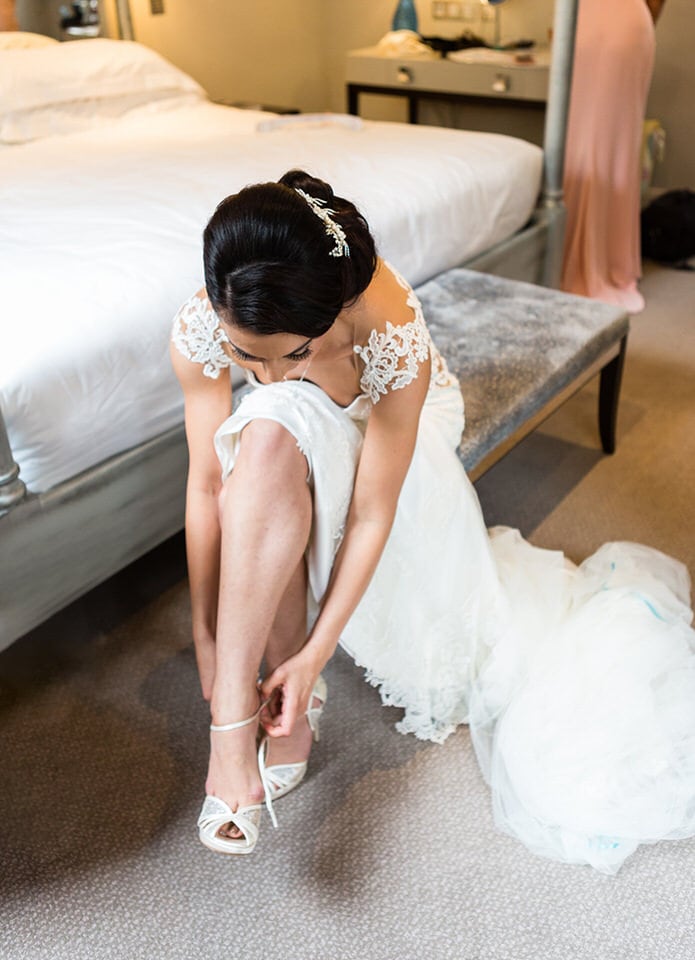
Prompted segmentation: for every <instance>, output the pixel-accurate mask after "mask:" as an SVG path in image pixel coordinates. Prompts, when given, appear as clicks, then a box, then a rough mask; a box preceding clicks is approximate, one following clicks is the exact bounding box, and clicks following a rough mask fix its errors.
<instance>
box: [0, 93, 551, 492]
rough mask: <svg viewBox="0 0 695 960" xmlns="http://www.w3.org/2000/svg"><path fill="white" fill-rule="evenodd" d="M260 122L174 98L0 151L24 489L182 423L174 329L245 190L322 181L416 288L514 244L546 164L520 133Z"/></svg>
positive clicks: (2, 366)
mask: <svg viewBox="0 0 695 960" xmlns="http://www.w3.org/2000/svg"><path fill="white" fill-rule="evenodd" d="M268 119H269V117H268V114H260V113H256V112H253V111H244V110H235V109H233V108H229V107H223V106H219V105H214V104H212V103H210V102H208V101H202V100H201V101H195V100H194V102H191V99H190V98H187V99H186V98H184V100H182V101H180V102H178V103H176V104H175V103H174V102H169V103H166V102H165V103H158V104H152V105H150V106H149V107H146V108H141V109H135V110H131V111H130V112H129V113H128V114H126V116H124V117H121V118H120V119H115V120H113V121H112V122H110V123H109V124H108V125H101V126H99V127H97V128H95V129H92V130H90V131H87V132H83V133H76V134H69V135H66V136H55V137H48V138H46V139H40V140H35V141H34V142H30V143H26V144H23V145H18V146H4V147H2V149H0V273H1V279H2V284H1V289H2V316H1V319H0V335H1V336H0V403H1V404H2V411H3V414H4V417H5V422H6V425H7V428H8V434H9V439H10V443H11V446H12V450H13V453H14V456H15V459H16V460H17V461H18V463H19V465H20V468H21V477H22V479H23V480H24V481H25V483H26V484H27V486H28V487H29V489H31V490H33V491H35V492H40V491H45V490H47V489H49V488H50V487H52V486H54V485H55V484H57V483H59V482H60V481H62V480H64V479H66V478H68V477H70V476H74V475H75V474H77V473H79V472H81V471H83V470H85V469H87V468H88V467H90V466H93V465H94V464H96V463H98V462H100V461H101V460H104V459H105V458H107V457H109V456H111V455H113V454H115V453H118V452H120V451H123V450H126V449H128V448H130V447H132V446H135V445H136V444H138V443H140V442H142V441H145V440H147V439H149V438H151V437H153V436H154V435H156V434H158V433H160V432H161V431H163V430H166V429H167V428H169V427H172V426H174V425H176V424H178V423H179V422H180V421H181V419H182V400H181V394H180V390H179V387H178V384H177V383H176V381H175V378H174V376H173V373H172V371H171V367H170V362H169V356H168V341H169V331H170V326H171V321H172V318H173V316H174V314H175V312H176V310H177V308H178V306H179V305H180V304H181V302H182V301H183V300H184V299H186V298H187V297H188V296H189V295H190V294H191V293H192V292H193V291H195V290H197V289H198V288H199V287H200V286H202V283H203V277H202V257H201V234H202V230H203V227H204V225H205V223H206V222H207V219H208V218H209V216H210V214H211V213H212V211H213V209H214V208H215V206H216V204H217V203H218V202H219V201H220V200H221V199H222V198H223V197H224V196H226V195H228V194H230V193H234V192H235V191H236V190H237V189H239V188H240V187H241V186H243V185H245V184H248V183H254V182H259V181H263V180H276V179H277V178H278V177H279V176H281V175H282V174H283V173H284V172H285V171H286V170H288V169H289V168H291V167H304V168H305V169H307V170H309V171H310V172H311V173H313V174H315V175H317V176H320V177H322V178H324V179H326V180H328V181H329V182H330V183H331V184H332V185H333V187H334V189H335V190H336V192H337V193H339V194H342V195H344V196H347V197H350V198H351V199H353V200H354V201H355V202H356V203H357V205H358V206H359V207H360V209H361V210H362V211H363V213H364V214H365V215H366V217H367V220H368V221H369V223H370V225H371V227H372V229H373V232H374V234H375V236H376V239H377V243H378V247H379V250H380V253H381V254H382V255H383V256H384V257H386V258H387V259H388V260H389V261H390V262H391V263H393V264H394V266H395V267H396V268H397V269H398V270H399V271H400V272H402V273H403V274H404V275H405V277H406V278H407V279H408V280H409V281H410V282H411V283H412V284H419V283H421V282H423V281H424V280H427V279H428V278H430V277H432V276H434V275H435V274H437V273H439V272H441V271H442V270H446V269H448V268H450V267H452V266H454V265H457V264H460V263H461V262H462V261H463V260H465V259H466V258H468V257H470V256H472V255H474V254H475V253H477V252H480V251H482V250H485V249H487V248H488V247H490V246H492V245H493V244H495V243H496V242H498V241H500V240H502V239H504V238H505V237H507V236H510V235H511V234H512V233H514V232H515V231H516V230H518V229H519V228H520V227H521V226H523V224H524V223H525V222H526V220H527V219H528V217H529V216H530V214H531V212H532V210H533V207H534V205H535V201H536V198H537V195H538V190H539V184H540V177H541V164H542V154H541V151H540V150H539V148H537V147H535V146H533V145H531V144H529V143H526V142H524V141H521V140H517V139H512V138H510V137H504V136H501V135H497V134H483V133H468V132H464V131H458V130H449V129H443V128H435V127H424V126H408V125H405V124H396V123H369V122H365V123H361V122H360V123H355V122H354V121H350V122H348V121H347V118H346V119H345V120H340V119H335V120H331V118H330V117H329V118H323V120H322V121H321V122H318V121H316V122H312V121H311V119H310V118H302V117H301V116H300V117H298V118H297V119H296V120H293V121H289V122H286V123H280V124H279V125H274V124H272V123H270V124H269V123H268ZM259 124H261V126H265V127H270V129H265V130H264V131H263V132H259V130H258V129H257V127H258V125H259Z"/></svg>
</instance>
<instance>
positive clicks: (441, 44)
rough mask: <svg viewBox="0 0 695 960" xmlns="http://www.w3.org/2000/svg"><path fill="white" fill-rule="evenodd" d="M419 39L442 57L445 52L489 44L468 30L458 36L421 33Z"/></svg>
mask: <svg viewBox="0 0 695 960" xmlns="http://www.w3.org/2000/svg"><path fill="white" fill-rule="evenodd" d="M420 40H421V41H422V42H423V43H425V44H427V46H428V47H431V48H432V50H435V51H436V52H437V53H439V54H441V55H442V56H443V57H445V56H446V55H447V53H452V52H453V51H455V50H467V49H468V48H469V47H487V46H489V44H488V43H486V42H485V41H484V40H483V38H482V37H477V36H476V35H475V34H474V33H471V32H470V31H469V30H466V31H464V32H463V33H462V34H461V36H460V37H423V36H422V34H421V35H420Z"/></svg>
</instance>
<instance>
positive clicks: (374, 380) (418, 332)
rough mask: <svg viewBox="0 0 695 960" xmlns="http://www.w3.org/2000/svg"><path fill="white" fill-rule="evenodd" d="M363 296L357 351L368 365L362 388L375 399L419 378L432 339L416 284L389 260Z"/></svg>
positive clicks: (381, 265)
mask: <svg viewBox="0 0 695 960" xmlns="http://www.w3.org/2000/svg"><path fill="white" fill-rule="evenodd" d="M361 299H362V303H361V304H360V309H359V310H358V312H357V313H356V316H355V324H354V343H355V346H354V347H353V349H354V351H355V353H356V354H357V356H358V357H359V359H360V360H361V361H362V364H363V371H362V376H361V378H360V385H361V388H362V390H363V392H364V393H366V394H368V395H369V396H370V397H371V399H372V401H373V402H374V403H376V402H377V401H378V400H379V399H380V397H381V396H384V395H385V394H387V393H390V392H391V391H393V390H397V389H399V388H401V387H405V386H407V385H408V384H409V383H411V382H412V381H413V380H415V379H416V378H417V377H418V376H419V373H420V369H421V367H422V365H423V364H427V363H428V361H429V358H430V354H431V347H432V342H431V340H430V336H429V331H428V329H427V326H426V324H425V321H424V319H423V316H422V308H421V307H420V303H419V301H418V299H417V296H416V295H415V293H414V291H413V289H412V287H411V286H410V284H408V283H407V281H406V280H404V278H403V277H401V275H400V274H399V273H398V272H397V271H396V270H394V268H393V267H391V266H390V265H389V264H387V263H386V262H385V261H383V260H380V261H379V264H378V267H377V271H376V272H375V274H374V277H373V279H372V282H371V283H370V285H369V287H368V288H367V290H366V291H365V293H364V294H363V297H362V298H361Z"/></svg>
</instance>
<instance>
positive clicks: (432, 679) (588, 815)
mask: <svg viewBox="0 0 695 960" xmlns="http://www.w3.org/2000/svg"><path fill="white" fill-rule="evenodd" d="M394 272H395V271H394ZM399 279H400V278H399ZM403 286H404V287H405V288H406V289H407V290H408V303H409V304H410V305H411V307H412V308H413V311H414V319H413V321H412V322H411V323H408V324H406V325H405V326H404V327H398V328H393V327H391V326H390V325H389V324H387V327H386V329H385V330H384V331H381V332H377V331H374V333H373V334H372V336H371V338H370V340H369V343H368V344H367V345H366V346H365V347H357V348H356V352H357V353H358V354H359V355H360V357H361V359H362V361H363V363H364V372H363V376H362V380H361V386H362V390H363V393H362V395H360V396H359V397H358V398H357V399H356V400H354V401H353V402H352V403H351V404H350V405H349V406H348V407H345V408H344V407H340V406H339V405H338V404H336V403H334V402H333V401H332V400H331V399H330V398H329V397H328V396H327V395H326V394H325V393H324V392H323V390H321V389H320V388H319V387H318V386H316V385H315V384H313V383H310V382H307V381H304V382H300V381H287V382H283V383H273V384H269V385H259V384H258V382H257V381H255V385H256V389H253V390H252V391H250V393H249V394H248V395H247V396H246V397H245V398H244V399H243V400H242V402H241V404H240V406H239V408H238V409H237V411H236V412H235V413H234V414H233V415H232V416H231V417H230V418H229V419H228V420H226V421H225V423H224V424H222V426H221V427H220V429H219V430H218V432H217V435H216V438H215V444H216V449H217V452H218V455H219V457H220V461H221V464H222V471H223V475H226V474H227V473H228V472H229V471H230V470H231V469H232V467H233V464H234V459H235V455H236V451H237V447H238V441H239V435H240V432H241V430H242V429H243V427H244V426H245V425H246V424H247V423H248V422H249V421H250V420H252V419H253V418H256V417H263V418H266V419H272V420H276V421H278V422H279V423H281V424H283V425H284V426H285V427H286V429H287V430H288V431H290V432H291V433H292V434H293V435H294V436H295V437H296V439H297V444H298V446H299V447H300V449H301V450H302V452H303V453H304V455H305V456H306V459H307V462H308V464H309V471H310V480H309V482H310V484H311V486H312V491H313V497H314V526H313V530H312V537H311V543H310V547H309V550H308V556H307V563H308V570H309V586H310V589H309V593H310V598H309V599H310V606H311V607H312V608H313V611H314V614H315V611H316V608H317V604H318V603H319V602H320V600H321V597H322V596H323V593H324V591H325V589H326V586H327V583H328V579H329V576H330V572H331V565H332V562H333V558H334V556H335V552H336V550H337V547H338V545H339V543H340V540H341V536H342V533H343V529H344V523H345V518H346V514H347V509H348V506H349V503H350V497H351V493H352V483H353V477H354V474H355V468H356V464H357V462H358V460H359V456H360V450H361V445H362V439H363V435H364V431H365V427H366V424H367V420H368V417H369V413H370V410H371V407H372V405H373V404H374V403H377V402H378V401H379V398H380V396H382V395H383V394H384V393H385V392H386V391H387V390H390V389H394V388H397V387H398V386H399V385H400V386H404V385H405V384H406V383H407V382H410V380H411V379H412V378H413V377H414V376H417V369H418V363H419V362H421V361H422V359H423V357H424V356H425V355H426V353H427V352H430V354H431V356H432V370H433V372H432V379H431V384H430V389H429V392H428V396H427V400H426V402H425V405H424V408H423V411H422V414H421V419H420V427H419V432H418V439H417V444H416V448H415V453H414V456H413V460H412V464H411V466H410V469H409V472H408V475H407V477H406V480H405V483H404V485H403V489H402V492H401V495H400V499H399V504H398V510H397V514H396V519H395V522H394V525H393V529H392V532H391V535H390V537H389V540H388V543H387V545H386V548H385V550H384V553H383V555H382V558H381V560H380V563H379V566H378V569H377V571H376V573H375V575H374V578H373V580H372V582H371V584H370V586H369V588H368V590H367V592H366V593H365V595H364V597H363V599H362V601H361V602H360V604H359V606H358V608H357V610H356V611H355V613H354V615H353V616H352V618H351V620H350V622H349V624H348V626H347V627H346V629H345V631H344V634H343V637H342V639H341V644H342V646H343V647H344V648H345V649H346V650H347V651H348V652H349V653H350V655H351V656H352V657H353V658H354V660H355V662H356V663H357V664H359V665H360V666H361V667H364V668H365V670H366V675H367V679H368V680H369V682H370V683H373V684H374V685H376V686H378V687H379V690H380V693H381V697H382V700H383V702H384V703H386V704H391V705H395V706H398V707H402V708H403V710H404V711H405V712H404V716H403V719H402V720H401V722H400V723H399V729H400V730H401V731H403V732H404V733H414V734H415V735H416V736H418V737H421V738H423V739H429V740H434V741H437V742H443V741H444V740H445V738H446V737H447V736H448V734H449V733H451V732H452V731H453V730H454V728H455V727H456V726H457V725H458V724H460V723H468V724H469V725H470V731H471V736H472V738H473V743H474V746H475V750H476V754H477V757H478V760H479V763H480V766H481V770H482V772H483V775H484V776H485V778H486V780H487V781H488V783H489V785H490V788H491V791H492V798H493V805H494V815H495V820H496V823H497V825H498V826H499V828H500V829H502V830H504V831H506V832H507V833H510V834H512V835H513V836H515V837H518V838H519V839H520V840H521V841H522V842H523V843H524V844H526V846H527V847H528V848H529V849H531V850H532V851H534V852H535V853H538V854H541V855H543V856H547V857H552V858H555V859H559V860H563V861H567V862H570V863H586V864H591V865H592V866H594V867H595V868H597V869H598V870H601V871H603V872H606V873H614V872H615V871H617V870H618V869H619V867H620V865H621V864H622V863H623V861H624V860H625V858H626V857H628V856H629V855H630V854H631V853H632V852H633V851H634V850H635V849H636V847H637V846H638V845H639V844H640V843H652V842H655V841H657V840H661V839H677V838H683V837H686V836H691V835H693V834H695V656H694V653H695V651H694V650H693V645H694V643H693V642H694V640H695V633H694V632H693V630H692V628H691V626H690V624H691V621H692V611H691V610H690V607H689V590H690V585H689V577H688V573H687V571H686V569H685V567H684V566H683V565H682V564H680V563H678V562H677V561H675V560H673V559H671V558H670V557H667V556H665V555H664V554H662V553H659V552H658V551H655V550H652V549H650V548H648V547H644V546H640V545H638V544H632V543H609V544H606V545H605V546H604V547H602V548H601V549H600V550H598V551H597V552H596V553H595V554H594V555H593V556H591V557H590V558H589V559H588V560H586V561H585V562H584V563H583V564H581V566H579V567H576V566H575V565H574V564H572V563H571V562H570V561H568V560H567V559H565V558H564V556H563V555H562V554H561V553H559V552H554V551H549V550H543V549H539V548H537V547H533V546H531V545H530V544H529V543H527V542H526V541H524V540H523V539H522V538H521V536H520V534H519V533H518V531H515V530H511V529H508V528H495V529H492V530H489V531H488V530H486V527H485V523H484V520H483V517H482V514H481V510H480V507H479V504H478V500H477V497H476V494H475V491H474V489H473V486H472V485H471V483H470V482H469V480H468V478H467V476H466V474H465V472H464V470H463V468H462V466H461V463H460V461H459V459H458V457H457V455H456V452H455V451H456V448H457V446H458V443H459V441H460V437H461V431H462V428H463V402H462V398H461V394H460V391H459V385H458V382H457V381H455V380H453V378H451V377H450V376H449V374H448V372H447V370H446V367H445V365H444V364H443V362H442V360H441V357H440V356H439V354H438V352H437V350H436V348H435V347H434V345H433V344H432V343H431V340H430V338H429V333H428V331H427V327H426V325H425V323H424V320H423V318H422V313H421V309H420V306H419V303H418V301H417V299H416V297H415V295H414V294H413V292H412V291H411V290H410V288H408V287H407V285H406V284H405V282H404V281H403ZM225 338H226V337H225V334H224V331H223V330H222V328H221V327H220V326H219V323H218V320H217V318H216V316H215V314H214V313H213V312H212V310H211V308H210V307H209V304H207V301H201V300H200V299H198V298H195V297H193V298H191V299H190V300H189V301H187V302H186V304H184V306H183V307H182V309H181V311H179V314H178V315H177V318H176V321H175V325H174V334H173V339H174V342H175V343H176V345H177V347H178V348H179V350H181V352H183V353H184V354H185V355H186V356H188V357H189V358H190V359H193V360H196V361H198V362H200V363H203V364H205V372H206V374H207V375H208V376H213V377H214V376H218V375H219V371H220V369H221V368H223V367H224V366H228V365H229V364H230V363H231V360H230V358H229V357H228V356H227V354H226V353H225V352H224V350H223V349H222V346H221V343H222V342H223V341H224V339H225ZM251 382H254V380H253V377H251Z"/></svg>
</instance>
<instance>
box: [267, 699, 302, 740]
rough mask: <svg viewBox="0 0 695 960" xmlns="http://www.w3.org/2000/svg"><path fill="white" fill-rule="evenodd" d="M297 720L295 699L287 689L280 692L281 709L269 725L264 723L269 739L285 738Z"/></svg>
mask: <svg viewBox="0 0 695 960" xmlns="http://www.w3.org/2000/svg"><path fill="white" fill-rule="evenodd" d="M296 718H297V697H296V696H295V695H294V694H293V693H292V691H291V690H289V689H288V688H287V687H285V688H283V691H282V709H281V710H280V713H279V714H277V716H275V717H273V719H272V721H271V723H269V724H268V723H264V724H263V726H264V729H265V731H266V733H267V734H268V736H269V737H287V736H289V734H290V733H291V732H292V728H293V727H294V723H295V720H296Z"/></svg>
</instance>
